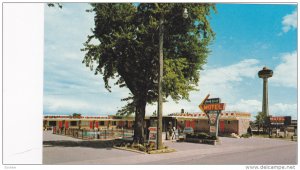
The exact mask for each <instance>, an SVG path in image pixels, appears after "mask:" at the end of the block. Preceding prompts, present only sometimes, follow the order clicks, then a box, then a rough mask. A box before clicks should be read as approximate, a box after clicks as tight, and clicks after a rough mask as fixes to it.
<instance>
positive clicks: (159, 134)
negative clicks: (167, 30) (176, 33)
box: [156, 13, 164, 149]
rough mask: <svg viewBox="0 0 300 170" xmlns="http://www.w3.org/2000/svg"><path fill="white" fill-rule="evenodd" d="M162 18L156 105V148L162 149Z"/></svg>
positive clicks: (162, 21) (161, 19) (160, 20)
mask: <svg viewBox="0 0 300 170" xmlns="http://www.w3.org/2000/svg"><path fill="white" fill-rule="evenodd" d="M163 24H164V16H163V14H162V13H161V16H160V19H159V75H158V104H157V110H158V113H157V117H158V119H157V148H156V149H162V148H163V144H162V114H163V112H162V110H163V104H162V102H163V101H162V100H163V97H162V79H163V58H164V57H163V43H164V32H163Z"/></svg>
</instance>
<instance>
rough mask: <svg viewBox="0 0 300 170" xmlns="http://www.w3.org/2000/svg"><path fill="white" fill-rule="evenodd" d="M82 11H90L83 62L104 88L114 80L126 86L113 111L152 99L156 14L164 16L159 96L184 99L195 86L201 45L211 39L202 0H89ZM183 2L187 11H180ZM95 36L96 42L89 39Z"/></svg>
mask: <svg viewBox="0 0 300 170" xmlns="http://www.w3.org/2000/svg"><path fill="white" fill-rule="evenodd" d="M91 6H92V8H91V9H89V10H87V12H93V13H94V14H95V18H94V20H95V28H93V29H92V31H93V34H92V35H90V36H88V39H87V41H86V42H85V43H84V48H83V49H82V51H85V52H86V54H85V57H84V59H83V63H84V64H85V66H86V67H89V68H90V69H91V70H92V71H94V73H95V74H96V75H97V74H101V75H102V76H103V80H104V82H105V88H106V89H107V90H109V91H110V89H111V86H110V85H109V80H110V79H115V78H117V82H116V83H115V85H118V86H119V87H121V88H123V87H127V88H129V90H130V92H131V93H130V94H129V97H128V98H125V99H123V101H127V105H126V106H125V107H123V108H122V109H121V110H119V112H118V114H120V115H124V114H131V113H134V112H136V108H137V107H138V103H139V102H140V101H141V100H145V102H147V103H153V102H156V101H157V96H158V70H159V69H158V68H159V61H158V41H159V40H158V39H159V35H158V33H159V31H158V26H159V20H160V17H162V16H163V17H164V19H165V20H164V49H163V51H164V68H163V69H164V77H163V94H164V101H166V100H165V99H166V97H168V96H170V97H171V98H172V99H173V100H175V101H179V100H181V99H186V100H188V99H189V92H190V91H191V90H196V86H197V83H198V81H199V71H200V70H201V69H203V68H202V66H203V64H205V63H206V58H207V55H208V53H209V49H208V48H207V46H208V45H209V43H210V42H211V40H212V39H214V36H215V34H214V32H213V31H212V29H211V27H210V24H209V20H208V17H209V16H210V12H211V10H212V11H215V6H214V5H212V4H204V3H201V4H200V3H188V4H184V3H178V4H176V3H168V4H167V3H159V4H154V3H140V4H138V5H136V4H135V5H134V4H131V3H92V4H91ZM184 8H187V9H188V12H189V17H188V18H187V19H184V18H183V17H182V13H183V9H184ZM92 39H97V40H99V41H100V44H97V45H96V44H93V43H92Z"/></svg>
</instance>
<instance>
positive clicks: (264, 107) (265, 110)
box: [262, 78, 269, 116]
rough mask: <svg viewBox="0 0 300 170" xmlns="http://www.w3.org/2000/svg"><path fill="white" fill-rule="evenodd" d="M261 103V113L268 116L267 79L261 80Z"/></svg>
mask: <svg viewBox="0 0 300 170" xmlns="http://www.w3.org/2000/svg"><path fill="white" fill-rule="evenodd" d="M263 80H264V81H263V83H264V85H263V103H262V112H263V113H265V114H266V115H267V116H269V103H268V78H263Z"/></svg>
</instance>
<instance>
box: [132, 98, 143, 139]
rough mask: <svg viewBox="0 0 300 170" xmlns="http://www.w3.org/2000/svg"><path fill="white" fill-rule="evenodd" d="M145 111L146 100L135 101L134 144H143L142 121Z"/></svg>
mask: <svg viewBox="0 0 300 170" xmlns="http://www.w3.org/2000/svg"><path fill="white" fill-rule="evenodd" d="M145 110H146V100H145V99H140V100H139V101H137V105H136V111H135V122H134V137H133V142H134V143H140V144H144V119H145Z"/></svg>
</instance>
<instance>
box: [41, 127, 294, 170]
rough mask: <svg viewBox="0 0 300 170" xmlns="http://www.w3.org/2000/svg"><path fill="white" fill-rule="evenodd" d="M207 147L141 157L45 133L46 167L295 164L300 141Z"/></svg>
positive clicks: (228, 141) (179, 147)
mask: <svg viewBox="0 0 300 170" xmlns="http://www.w3.org/2000/svg"><path fill="white" fill-rule="evenodd" d="M220 139H221V144H219V145H215V146H213V145H207V144H196V143H185V142H182V143H179V142H174V141H163V142H164V144H165V145H167V146H169V147H170V148H174V149H176V152H173V153H164V154H140V153H135V152H129V151H124V150H118V149H113V148H112V147H111V146H112V145H110V144H108V143H107V142H109V141H93V142H89V141H82V140H79V139H74V138H71V137H67V136H61V135H53V134H51V132H49V131H48V132H44V147H43V164H67V165H74V164H82V165H89V164H97V165H117V164H118V165H120V164H121V165H136V164H142V165H186V164H189V165H266V164H267V165H279V164H280V165H295V164H297V160H298V158H297V156H298V155H297V152H298V147H297V142H295V141H287V140H280V139H268V138H255V137H253V138H247V139H245V138H241V139H235V138H226V137H222V138H220Z"/></svg>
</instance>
